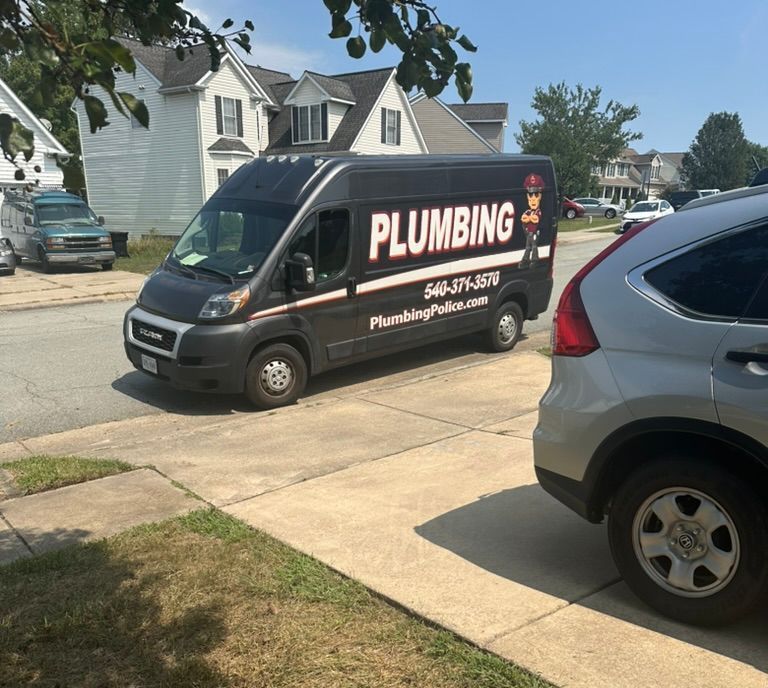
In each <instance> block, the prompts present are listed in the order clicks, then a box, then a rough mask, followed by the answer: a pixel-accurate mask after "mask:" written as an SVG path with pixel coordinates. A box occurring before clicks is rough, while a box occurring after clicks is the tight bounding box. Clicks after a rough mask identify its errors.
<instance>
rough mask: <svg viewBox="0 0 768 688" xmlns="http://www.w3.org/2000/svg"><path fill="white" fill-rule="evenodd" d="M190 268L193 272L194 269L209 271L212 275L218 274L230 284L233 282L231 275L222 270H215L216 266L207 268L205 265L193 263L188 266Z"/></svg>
mask: <svg viewBox="0 0 768 688" xmlns="http://www.w3.org/2000/svg"><path fill="white" fill-rule="evenodd" d="M190 269H191V270H192V271H193V272H194V271H195V270H203V271H205V272H210V273H211V274H213V275H219V277H223V278H224V279H225V280H227V282H229V283H230V284H234V283H235V278H234V277H232V275H230V274H229V273H228V272H224V271H223V270H217V269H216V268H209V267H207V266H206V265H193V266H191V267H190Z"/></svg>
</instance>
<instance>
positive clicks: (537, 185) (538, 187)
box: [523, 172, 544, 193]
mask: <svg viewBox="0 0 768 688" xmlns="http://www.w3.org/2000/svg"><path fill="white" fill-rule="evenodd" d="M523 186H524V187H525V190H526V191H527V192H528V193H540V192H542V191H543V190H544V180H543V179H542V178H541V177H540V176H539V175H538V174H535V173H533V172H531V174H529V175H528V176H527V177H526V178H525V183H524V184H523Z"/></svg>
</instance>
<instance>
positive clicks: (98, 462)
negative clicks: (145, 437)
mask: <svg viewBox="0 0 768 688" xmlns="http://www.w3.org/2000/svg"><path fill="white" fill-rule="evenodd" d="M2 467H3V468H4V469H5V470H6V471H8V472H9V473H10V474H11V477H12V478H13V482H14V484H15V486H16V487H17V488H18V490H19V491H20V492H21V493H22V494H24V495H28V494H34V493H36V492H44V491H45V490H54V489H56V488H57V487H64V486H65V485H74V484H75V483H83V482H85V481H86V480H95V479H96V478H104V477H106V476H108V475H115V474H117V473H125V472H126V471H132V470H133V469H134V466H131V465H130V464H127V463H123V462H122V461H111V460H107V459H81V458H78V457H75V456H30V457H28V458H25V459H19V460H18V461H11V462H9V463H4V464H2ZM0 623H2V621H1V620H0Z"/></svg>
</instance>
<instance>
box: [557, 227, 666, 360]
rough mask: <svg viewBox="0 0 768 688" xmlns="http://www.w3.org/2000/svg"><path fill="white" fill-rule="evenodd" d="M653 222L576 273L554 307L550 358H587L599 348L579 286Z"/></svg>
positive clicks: (627, 234)
mask: <svg viewBox="0 0 768 688" xmlns="http://www.w3.org/2000/svg"><path fill="white" fill-rule="evenodd" d="M654 222H655V220H651V221H650V222H643V223H642V224H639V225H635V226H634V227H633V228H632V229H630V230H628V231H627V232H625V233H624V234H623V235H622V236H620V237H619V238H618V239H616V241H614V242H613V243H612V244H611V245H610V246H606V247H605V248H604V249H603V250H602V251H601V252H600V253H598V254H597V255H596V256H595V257H594V258H593V259H592V260H590V261H589V263H587V264H586V265H585V266H584V267H583V268H581V270H579V271H578V272H577V273H576V274H575V275H574V276H573V279H572V280H571V281H570V282H568V284H567V285H566V287H565V289H563V294H562V296H561V297H560V301H559V302H558V304H557V310H556V311H555V317H554V318H553V320H552V355H553V356H586V355H587V354H591V353H592V352H593V351H596V350H597V349H599V348H600V342H598V341H597V337H596V336H595V332H594V330H593V329H592V324H591V323H590V322H589V317H588V316H587V311H586V309H585V308H584V302H583V301H582V300H581V283H582V282H583V281H584V278H585V277H586V276H587V275H588V274H589V273H590V272H592V270H594V269H595V268H596V267H597V266H598V265H599V264H600V263H602V262H603V261H604V260H605V259H606V258H607V257H608V256H610V255H611V254H612V253H613V252H614V251H616V249H618V248H619V247H620V246H622V245H623V244H625V243H626V242H627V241H629V240H630V239H631V238H632V237H633V236H635V235H636V234H638V233H639V232H642V231H643V230H644V229H645V228H646V227H649V226H650V225H652V224H653V223H654Z"/></svg>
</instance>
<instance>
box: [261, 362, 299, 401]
mask: <svg viewBox="0 0 768 688" xmlns="http://www.w3.org/2000/svg"><path fill="white" fill-rule="evenodd" d="M293 379H294V374H293V367H292V366H291V364H290V363H288V361H286V360H283V359H275V360H273V361H268V362H267V363H265V364H264V367H263V368H262V369H261V375H260V376H259V381H260V382H261V388H262V389H263V390H264V391H265V392H266V393H267V394H269V395H271V396H280V395H281V394H285V392H286V391H287V390H288V389H290V387H291V385H293Z"/></svg>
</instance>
